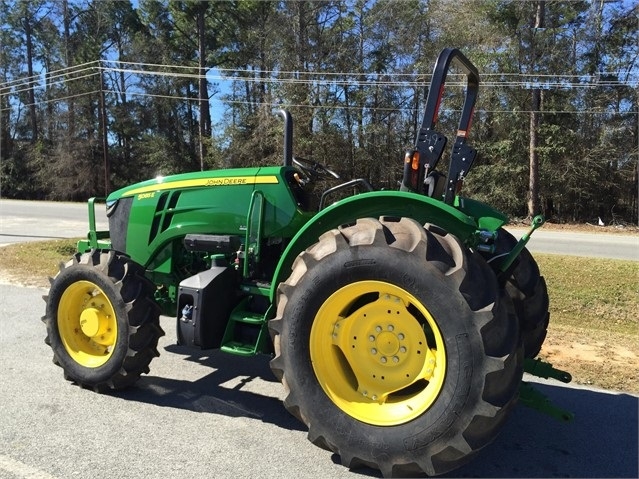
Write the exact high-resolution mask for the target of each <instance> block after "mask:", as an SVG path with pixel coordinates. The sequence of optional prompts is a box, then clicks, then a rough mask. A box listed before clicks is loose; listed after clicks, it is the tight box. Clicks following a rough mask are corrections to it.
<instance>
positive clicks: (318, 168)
mask: <svg viewBox="0 0 639 479" xmlns="http://www.w3.org/2000/svg"><path fill="white" fill-rule="evenodd" d="M293 163H295V165H296V166H298V167H299V168H300V169H301V170H302V172H303V173H304V174H305V175H306V176H307V177H308V179H309V180H314V179H316V178H320V179H324V180H339V179H340V176H339V175H338V174H337V173H335V172H334V171H333V170H331V169H329V168H327V167H326V166H324V165H322V164H321V163H317V162H316V161H311V160H307V159H306V158H293Z"/></svg>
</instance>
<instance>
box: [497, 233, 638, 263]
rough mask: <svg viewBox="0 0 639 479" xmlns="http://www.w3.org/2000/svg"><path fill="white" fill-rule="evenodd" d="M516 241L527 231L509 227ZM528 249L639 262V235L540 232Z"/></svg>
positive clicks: (535, 235)
mask: <svg viewBox="0 0 639 479" xmlns="http://www.w3.org/2000/svg"><path fill="white" fill-rule="evenodd" d="M508 230H509V231H510V232H511V233H512V234H513V235H514V236H515V237H516V238H517V239H519V238H521V236H522V235H523V234H524V233H525V232H526V230H525V229H520V228H515V229H513V228H508ZM528 249H529V250H530V251H532V252H534V253H554V254H562V255H572V256H590V257H598V258H613V259H625V260H632V261H639V235H622V234H606V233H574V232H565V231H552V230H545V229H543V228H542V229H538V230H536V231H535V233H534V234H533V235H532V236H531V237H530V241H529V243H528Z"/></svg>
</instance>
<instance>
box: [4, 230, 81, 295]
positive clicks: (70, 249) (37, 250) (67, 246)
mask: <svg viewBox="0 0 639 479" xmlns="http://www.w3.org/2000/svg"><path fill="white" fill-rule="evenodd" d="M77 242H78V239H64V240H50V241H33V242H28V243H16V244H11V245H8V246H4V247H2V248H0V273H1V274H2V276H5V277H8V278H10V279H11V280H13V281H16V282H19V283H21V284H27V285H30V286H43V287H47V286H48V285H49V281H48V278H49V277H50V276H55V275H56V273H57V272H58V270H59V268H60V266H59V265H60V262H66V261H67V260H68V259H69V258H71V257H72V256H73V255H74V254H75V252H76V244H77Z"/></svg>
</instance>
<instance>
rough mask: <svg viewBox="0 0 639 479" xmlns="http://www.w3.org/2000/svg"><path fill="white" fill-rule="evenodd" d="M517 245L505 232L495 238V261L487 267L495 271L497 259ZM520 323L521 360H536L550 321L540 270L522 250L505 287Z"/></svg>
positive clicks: (530, 256) (503, 230) (528, 254)
mask: <svg viewBox="0 0 639 479" xmlns="http://www.w3.org/2000/svg"><path fill="white" fill-rule="evenodd" d="M516 244H517V239H516V238H515V237H514V236H513V235H511V234H510V233H509V232H508V231H506V230H505V229H503V228H502V229H500V230H499V232H498V234H497V242H496V251H495V253H494V255H493V257H494V258H495V260H491V258H490V257H488V258H487V259H488V261H489V263H490V264H491V265H492V266H493V267H494V268H497V267H498V266H499V258H500V257H502V256H503V255H504V254H507V253H509V252H510V251H511V250H512V249H513V248H514V247H515V245H516ZM505 290H506V292H507V293H508V296H510V299H511V300H512V302H513V305H514V307H515V312H516V313H517V318H518V319H519V327H520V331H521V338H522V341H523V344H524V357H526V358H535V357H536V356H537V355H538V354H539V351H540V350H541V346H542V345H543V343H544V340H545V339H546V334H547V333H548V324H549V321H550V312H549V311H548V309H549V300H548V288H547V287H546V280H545V279H544V277H543V276H542V275H541V273H540V272H539V266H538V265H537V262H536V261H535V258H533V256H532V254H530V251H528V249H527V248H524V249H523V250H522V251H521V253H520V254H519V256H518V257H517V259H515V262H514V263H513V266H512V272H511V274H510V276H509V277H508V279H507V280H506V283H505Z"/></svg>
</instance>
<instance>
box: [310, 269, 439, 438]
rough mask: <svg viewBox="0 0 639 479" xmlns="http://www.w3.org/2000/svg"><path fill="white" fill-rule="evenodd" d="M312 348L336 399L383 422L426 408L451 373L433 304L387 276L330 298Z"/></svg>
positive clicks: (318, 371) (365, 418)
mask: <svg viewBox="0 0 639 479" xmlns="http://www.w3.org/2000/svg"><path fill="white" fill-rule="evenodd" d="M310 354H311V361H312V364H313V370H314V372H315V375H316V377H317V379H318V381H319V383H320V385H321V386H322V389H323V390H324V392H326V394H327V395H328V397H329V398H330V399H331V400H332V401H333V403H334V404H335V405H336V406H338V407H339V408H340V409H341V410H342V411H344V412H345V413H346V414H348V415H350V416H352V417H354V418H355V419H358V420H360V421H362V422H365V423H368V424H372V425H377V426H393V425H398V424H403V423H406V422H408V421H410V420H412V419H415V418H416V417H418V416H420V415H421V414H423V413H424V412H425V411H426V410H427V409H428V408H430V406H431V405H432V404H433V403H434V402H435V400H436V399H437V397H438V395H439V393H440V391H441V389H442V386H443V383H444V377H445V373H446V351H445V347H444V340H443V338H442V335H441V332H440V330H439V327H438V326H437V324H436V322H435V320H434V319H433V317H432V316H431V314H430V313H429V311H428V310H427V309H426V307H425V306H424V305H423V304H422V303H421V302H420V301H418V300H417V299H416V298H415V297H414V296H413V295H411V294H410V293H408V292H407V291H406V290H404V289H402V288H400V287H398V286H395V285H392V284H390V283H385V282H382V281H359V282H356V283H351V284H349V285H347V286H344V287H342V288H340V289H339V290H337V291H336V292H335V293H333V294H332V295H331V296H330V297H329V298H328V299H327V300H326V301H325V302H324V304H323V305H322V307H321V308H320V309H319V311H318V312H317V314H316V316H315V319H314V321H313V325H312V327H311V335H310Z"/></svg>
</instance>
